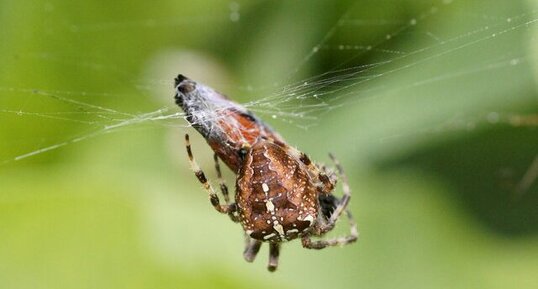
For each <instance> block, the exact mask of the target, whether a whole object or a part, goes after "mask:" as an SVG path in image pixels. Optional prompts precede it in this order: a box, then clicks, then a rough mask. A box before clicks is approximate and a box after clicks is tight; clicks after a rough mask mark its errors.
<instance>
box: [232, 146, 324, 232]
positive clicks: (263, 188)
mask: <svg viewBox="0 0 538 289" xmlns="http://www.w3.org/2000/svg"><path fill="white" fill-rule="evenodd" d="M290 149H291V148H290ZM316 189H317V188H316V186H315V185H314V183H313V181H312V180H311V179H310V176H309V174H308V172H307V168H306V166H305V165H304V163H302V162H301V161H300V160H299V159H298V158H295V157H294V154H290V153H288V152H287V151H286V149H285V148H283V147H282V146H279V145H277V144H275V143H273V142H267V141H263V140H261V139H260V140H259V141H257V142H255V143H254V145H253V146H252V147H251V149H250V150H249V153H248V154H247V156H246V158H245V161H244V164H243V166H242V167H241V169H240V171H239V177H238V179H237V193H236V202H237V204H238V208H239V217H240V221H241V223H242V225H243V228H244V230H245V232H247V234H248V235H249V236H250V237H251V238H254V239H257V240H261V241H268V242H279V241H286V240H292V239H295V238H297V237H299V236H301V235H302V234H303V233H305V232H307V231H308V229H309V228H310V227H311V226H312V225H313V223H314V221H315V220H316V218H317V216H318V211H319V204H318V200H317V191H316Z"/></svg>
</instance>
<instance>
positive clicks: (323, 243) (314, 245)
mask: <svg viewBox="0 0 538 289" xmlns="http://www.w3.org/2000/svg"><path fill="white" fill-rule="evenodd" d="M346 216H347V218H348V221H349V225H350V227H351V229H350V231H351V232H350V234H349V235H347V236H344V237H338V238H332V239H328V240H317V241H312V239H310V236H304V237H303V238H302V239H301V241H302V244H303V247H304V248H307V249H317V250H319V249H323V248H326V247H332V246H344V245H347V244H350V243H353V242H355V241H357V238H358V237H359V230H358V229H357V223H355V220H354V219H353V216H352V215H351V212H350V211H349V210H346Z"/></svg>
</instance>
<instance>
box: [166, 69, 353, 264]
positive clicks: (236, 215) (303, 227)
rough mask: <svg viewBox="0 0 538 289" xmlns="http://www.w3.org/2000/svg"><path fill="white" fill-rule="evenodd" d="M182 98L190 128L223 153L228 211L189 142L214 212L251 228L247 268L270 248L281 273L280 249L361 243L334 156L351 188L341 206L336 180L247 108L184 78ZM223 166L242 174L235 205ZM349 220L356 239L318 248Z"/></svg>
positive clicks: (178, 89)
mask: <svg viewBox="0 0 538 289" xmlns="http://www.w3.org/2000/svg"><path fill="white" fill-rule="evenodd" d="M175 98H176V102H177V103H178V104H179V105H180V106H181V107H182V108H183V110H184V111H185V112H186V115H187V117H186V118H187V120H188V121H189V122H190V123H191V124H192V125H193V126H194V127H195V128H196V129H197V130H198V131H199V132H200V133H201V134H202V135H203V136H204V138H205V139H206V140H207V141H208V143H209V144H210V146H211V148H213V150H214V151H215V158H214V159H215V168H216V170H217V176H218V178H219V181H220V189H221V192H222V194H223V196H224V200H225V202H226V204H221V203H220V200H219V197H218V196H217V194H216V192H215V190H214V189H213V187H212V186H211V185H210V184H209V182H208V180H207V178H206V177H205V174H204V172H203V171H202V170H201V169H200V167H199V166H198V164H197V163H196V161H195V160H194V157H193V154H192V150H191V146H190V142H189V136H188V135H186V136H185V141H186V145H187V153H188V156H189V160H190V162H191V166H192V168H193V170H194V172H195V175H196V177H197V178H198V180H199V181H200V182H201V183H202V184H203V186H204V188H205V189H206V190H207V191H208V193H209V198H210V201H211V204H212V205H213V206H214V207H215V209H216V210H217V211H219V212H221V213H226V214H228V215H229V216H230V218H231V219H232V220H233V221H234V222H240V223H241V224H242V226H243V229H244V231H245V238H246V240H247V245H246V248H245V251H244V257H245V259H246V260H247V261H249V262H251V261H253V260H254V258H255V257H256V254H257V253H258V251H259V249H260V247H261V244H262V242H267V243H269V265H268V269H269V270H270V271H274V270H275V269H276V268H277V265H278V256H279V250H280V244H281V243H282V242H284V241H289V240H293V239H296V238H301V241H302V244H303V247H305V248H309V249H322V248H325V247H327V246H335V245H345V244H349V243H352V242H354V241H355V240H356V239H357V237H358V231H357V227H356V224H355V222H354V221H353V218H352V216H351V213H350V212H349V211H348V210H347V205H348V203H349V200H350V197H351V191H350V189H349V186H348V184H347V177H346V175H345V174H344V171H343V169H342V167H341V166H340V164H339V163H338V161H336V159H334V157H333V156H332V155H330V156H331V159H332V160H333V162H334V163H335V166H336V172H337V174H338V175H339V177H340V178H341V180H342V183H343V191H344V194H343V197H342V198H341V199H339V198H337V197H335V196H334V195H333V194H332V192H333V190H334V188H335V184H336V176H335V174H334V173H332V172H329V171H328V170H327V169H325V167H322V166H318V165H316V164H314V163H313V162H311V161H310V159H309V158H308V156H306V154H304V153H302V152H300V151H298V150H297V149H295V148H293V147H290V146H288V145H287V144H286V143H285V142H284V141H283V139H282V138H281V137H280V136H279V135H278V134H276V133H275V132H273V131H272V130H271V129H270V128H269V127H268V126H267V125H265V124H264V123H263V122H262V121H261V120H259V119H258V118H256V117H255V116H254V115H253V114H252V113H250V112H248V111H246V110H245V109H244V108H243V107H241V106H239V105H238V104H236V103H234V102H232V101H231V100H229V99H227V98H225V97H224V96H222V95H221V94H219V93H217V92H215V91H213V90H212V89H210V88H208V87H206V86H200V85H198V84H197V83H195V82H194V81H192V80H189V79H187V78H185V77H183V76H179V77H178V78H177V79H176V96H175ZM205 110H210V111H205ZM208 116H211V117H208ZM218 158H221V159H222V160H223V161H224V162H225V163H226V164H227V165H228V166H229V167H230V168H231V169H232V170H233V171H234V172H235V173H236V174H237V178H236V194H235V202H234V203H232V202H231V200H230V198H229V196H228V188H227V186H226V184H225V183H224V181H223V180H222V178H221V172H220V166H219V163H218ZM344 212H345V214H346V215H347V217H348V220H349V223H350V226H351V231H350V234H349V235H348V236H345V237H342V238H333V239H329V240H316V241H313V240H311V237H312V236H318V237H319V236H323V235H324V234H325V233H327V232H328V231H330V230H332V229H333V228H334V225H335V223H336V221H337V220H338V219H339V218H340V216H341V215H342V213H344Z"/></svg>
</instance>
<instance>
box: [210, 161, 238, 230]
mask: <svg viewBox="0 0 538 289" xmlns="http://www.w3.org/2000/svg"><path fill="white" fill-rule="evenodd" d="M213 160H214V161H215V171H217V178H218V180H219V187H220V192H221V193H222V196H223V197H224V201H225V202H226V205H230V196H229V194H228V186H226V182H225V181H224V179H223V178H222V172H221V170H220V164H219V157H218V156H217V154H216V153H215V154H213ZM234 213H235V210H234V211H230V212H228V216H229V217H230V219H231V220H232V221H233V222H235V223H237V222H239V217H238V216H237V215H236V214H234Z"/></svg>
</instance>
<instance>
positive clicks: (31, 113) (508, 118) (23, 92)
mask: <svg viewBox="0 0 538 289" xmlns="http://www.w3.org/2000/svg"><path fill="white" fill-rule="evenodd" d="M374 2H375V1H374ZM374 2H371V1H364V3H366V4H367V5H370V6H372V5H376V3H378V4H377V6H379V7H380V8H379V9H378V10H379V11H378V12H379V13H376V12H374V13H372V15H368V14H366V13H364V12H363V10H362V9H361V6H360V5H363V4H364V3H363V2H361V3H359V4H353V5H349V6H347V7H346V8H345V9H344V12H343V13H340V14H339V16H338V17H337V18H336V19H331V20H329V21H328V22H329V25H327V26H326V29H325V30H324V31H325V32H324V33H323V34H322V35H317V36H318V37H313V38H316V39H315V40H313V41H312V42H311V43H310V44H309V45H308V47H306V49H303V50H302V52H300V54H299V57H295V58H293V59H292V60H289V61H284V62H283V63H284V65H281V66H280V67H275V69H274V70H275V71H276V72H274V73H272V74H269V73H264V72H261V73H260V75H259V76H252V77H249V76H246V77H244V79H245V80H244V81H245V82H246V83H243V84H230V83H233V82H226V83H225V84H223V81H222V78H221V79H220V80H219V81H217V82H216V83H214V84H213V83H211V82H210V80H211V77H206V78H204V79H197V78H196V77H195V76H191V75H189V74H188V73H189V72H190V71H178V70H177V69H178V68H177V67H173V68H172V67H167V66H166V65H164V66H158V67H160V68H162V67H165V68H162V70H163V71H166V72H167V73H168V71H174V72H172V73H171V74H166V75H163V76H162V77H159V78H155V75H158V74H159V73H157V74H155V73H153V74H152V73H145V72H142V73H141V72H140V70H142V71H144V69H145V68H143V67H142V68H141V67H140V65H141V64H139V63H132V62H129V61H128V60H125V59H121V60H118V61H117V63H110V62H105V61H106V60H103V59H104V58H103V57H101V56H96V55H92V54H91V53H87V54H86V55H73V54H72V53H70V52H65V53H64V52H63V50H62V49H60V48H59V47H61V45H62V43H57V42H55V39H59V38H60V36H61V35H62V34H63V33H69V34H70V35H71V36H72V37H74V38H85V37H97V36H99V37H103V38H104V37H110V38H112V39H113V38H114V37H115V35H118V34H121V33H122V32H124V31H126V30H133V29H134V30H141V31H155V32H160V31H163V30H164V31H173V32H176V31H178V30H184V29H185V28H186V27H204V26H206V25H213V24H214V23H217V25H224V26H226V25H228V26H233V27H237V26H239V27H243V26H248V25H249V21H251V20H249V18H248V15H249V13H254V12H253V11H252V10H249V9H253V8H251V7H250V6H249V5H246V4H245V5H242V4H240V3H238V2H231V3H227V4H226V5H222V6H220V7H219V8H218V9H217V11H216V12H208V11H207V14H203V13H205V12H206V11H204V10H202V11H203V12H202V13H201V14H198V15H194V16H188V17H181V18H180V19H178V18H176V17H170V16H173V15H168V16H167V17H158V18H151V19H138V20H124V21H116V20H115V21H108V20H103V21H102V22H95V21H91V22H88V23H84V22H83V21H80V20H77V19H68V18H62V17H49V18H47V19H49V20H47V23H46V25H44V27H43V29H42V30H41V31H39V32H40V33H43V36H41V37H45V38H46V37H48V40H47V41H45V43H47V44H50V45H48V46H47V47H40V48H38V49H22V50H17V52H16V53H14V52H13V50H9V47H8V48H7V49H8V50H7V51H9V52H12V53H13V54H10V55H6V56H5V57H6V59H7V63H8V67H16V66H17V65H22V64H26V65H28V64H30V65H31V64H32V63H35V64H37V65H38V66H41V67H47V68H50V69H51V70H54V69H55V67H63V68H65V67H69V68H70V69H72V71H73V73H80V74H82V75H92V76H93V77H94V78H95V79H94V80H93V82H94V83H95V82H100V84H101V86H102V87H105V88H106V89H104V90H102V91H94V90H86V89H85V87H88V86H89V85H86V84H85V83H84V82H82V81H80V82H78V83H63V82H62V81H61V79H60V80H58V79H55V80H54V81H52V82H41V81H40V80H39V79H40V77H39V75H40V74H46V73H47V71H32V72H28V77H27V78H26V79H25V80H24V81H21V79H13V78H10V76H9V75H4V76H2V78H0V96H1V99H0V119H2V122H3V123H4V124H6V126H5V127H3V128H2V130H3V131H4V133H1V131H0V135H9V137H3V139H2V143H3V146H2V147H3V150H2V152H0V164H1V165H2V166H4V167H5V166H11V165H14V164H15V163H18V162H21V161H23V160H25V161H30V162H31V161H32V160H34V159H36V158H38V156H41V155H46V154H49V153H51V152H53V151H54V152H56V153H59V154H61V152H62V150H63V149H65V148H66V147H75V148H74V149H76V146H77V145H79V144H80V143H84V142H86V141H88V140H90V139H94V138H97V137H106V136H105V135H110V134H117V133H119V132H128V131H141V132H140V134H141V135H142V134H143V133H144V131H146V130H155V129H163V128H164V129H169V128H172V129H177V128H179V129H184V128H187V127H188V126H189V125H188V124H187V123H186V121H184V120H183V118H184V114H183V113H182V112H180V111H179V109H178V108H177V107H176V106H175V105H174V103H173V99H172V93H173V89H172V88H171V83H172V80H173V77H174V76H175V74H176V73H185V74H187V75H188V76H190V77H191V78H193V79H194V80H196V81H202V82H204V83H205V84H207V85H209V86H213V87H215V86H216V87H218V90H220V91H222V92H224V93H225V94H227V95H230V96H231V98H233V99H237V98H236V97H235V95H238V100H239V101H241V103H242V105H244V106H245V107H247V108H248V109H249V110H251V111H253V112H255V113H256V114H258V115H259V116H260V117H262V118H263V119H265V120H266V121H267V122H269V123H271V124H274V125H275V126H277V127H280V126H287V125H288V124H291V125H292V126H293V127H296V128H298V129H299V130H311V131H312V130H313V127H316V126H320V127H327V126H334V125H335V124H338V123H339V122H343V121H346V118H350V119H352V120H353V121H362V122H363V123H364V127H365V128H366V129H365V130H361V129H357V130H356V131H355V130H353V131H342V132H338V131H337V132H334V134H335V136H334V137H335V138H336V139H347V140H351V141H350V142H348V144H347V146H348V147H347V149H349V143H351V147H353V149H357V148H359V147H364V146H366V145H370V146H371V144H372V141H369V142H365V141H362V140H361V139H369V140H372V139H373V140H374V141H373V143H378V144H388V145H391V146H400V145H402V140H404V141H403V143H405V142H417V141H421V139H425V138H430V137H431V136H432V135H441V136H450V135H451V134H452V133H453V132H457V133H461V132H462V131H463V132H465V131H469V130H474V129H475V128H477V127H480V126H497V125H509V126H526V127H536V126H537V125H538V116H536V114H535V111H532V108H531V109H530V110H529V109H528V104H532V103H533V101H534V103H536V102H535V101H536V87H535V82H536V76H535V75H536V74H535V73H536V72H535V71H536V70H535V69H536V67H537V65H536V63H537V61H536V60H537V59H536V55H537V54H536V47H533V46H532V43H536V40H537V39H536V37H537V36H536V31H537V27H538V10H536V9H537V7H532V3H531V2H529V3H528V4H523V3H520V4H518V5H513V6H514V7H512V6H511V5H506V6H507V7H508V8H510V9H504V8H503V7H501V6H494V7H492V6H490V5H491V4H488V3H473V4H466V3H467V2H465V1H463V2H462V1H447V0H444V1H426V2H420V3H419V4H414V5H416V6H417V7H412V9H407V10H406V9H402V11H418V12H417V13H416V14H413V15H406V14H405V13H400V14H391V13H383V11H384V10H387V11H388V10H390V11H398V9H389V8H391V7H392V8H394V5H399V4H398V2H394V1H386V3H385V2H384V4H383V5H386V6H383V5H381V4H379V2H375V3H374ZM258 4H259V3H258ZM263 4H264V3H263V2H261V4H259V5H263ZM410 5H411V4H410ZM466 5H471V6H472V5H478V6H480V9H473V10H471V9H469V7H468V6H466ZM386 7H388V8H386ZM407 8H409V7H407ZM36 9H37V10H36V11H34V14H35V15H37V16H38V17H39V16H46V15H50V14H51V13H53V12H54V11H55V9H56V7H55V6H54V5H52V4H46V5H44V6H41V7H39V8H36ZM365 10H367V11H370V10H368V9H365ZM476 10H480V11H483V12H482V13H481V14H474V13H471V12H468V11H476ZM170 13H172V12H170ZM166 19H173V20H166ZM242 25H243V26H242ZM194 30H195V29H194ZM364 34H366V35H367V36H364ZM350 35H351V36H350ZM357 35H358V36H357ZM361 35H362V36H361ZM277 39H278V38H277ZM355 39H356V40H355ZM284 40H285V39H283V41H284ZM49 42H50V43H49ZM82 43H91V42H82ZM63 44H65V43H63ZM122 45H123V44H122ZM125 45H127V44H125ZM162 45H163V47H165V46H166V47H169V46H168V44H167V43H163V44H162ZM122 47H123V46H122ZM123 48H126V47H123ZM204 48H205V47H204ZM204 48H202V49H204ZM236 48H237V47H236ZM95 49H104V50H106V49H107V47H95ZM131 49H132V48H131ZM268 49H272V48H271V47H269V48H268ZM193 50H195V48H191V50H190V51H193ZM262 52H263V51H261V52H259V53H262ZM160 55H161V56H154V55H153V56H148V59H149V58H152V57H153V58H154V59H159V57H161V58H162V57H164V60H162V59H161V61H160V62H159V61H156V62H158V63H161V62H166V61H167V58H166V57H167V54H166V53H164V54H160ZM163 55H164V56H163ZM185 55H186V56H184V57H187V58H189V54H188V53H187V54H185ZM197 57H198V56H196V54H195V55H194V56H193V57H191V59H195V58H197ZM258 58H263V57H262V56H258V57H257V58H254V59H258ZM251 60H252V59H251ZM253 62H254V63H253V64H251V65H250V66H251V67H255V68H251V71H258V70H259V68H258V67H256V66H257V64H256V63H255V61H253ZM154 63H155V62H154ZM145 66H148V64H147V63H146V64H145ZM149 66H151V65H149ZM187 67H190V68H192V67H195V68H196V69H194V68H193V69H192V70H193V71H194V72H193V74H194V75H196V70H197V69H198V70H202V71H206V72H207V71H208V70H209V71H210V72H207V73H208V74H211V73H212V72H214V71H215V70H219V69H222V68H220V67H217V68H215V67H214V66H212V64H208V65H204V62H203V61H201V62H198V63H196V64H195V65H193V66H188V65H187ZM157 69H158V68H157ZM150 70H151V69H150ZM263 70H267V71H270V70H272V68H265V69H263ZM146 71H147V68H146ZM245 71H246V72H244V74H249V69H245ZM96 74H97V75H98V76H95V75H96ZM161 74H164V73H161ZM260 79H263V80H260ZM89 87H94V86H89ZM436 102H437V103H438V102H441V103H442V105H441V106H432V109H431V110H426V111H427V112H425V113H422V114H418V115H416V116H414V115H413V113H416V111H417V106H428V105H432V104H433V103H436ZM484 102H486V103H488V104H487V105H485V106H484V105H477V104H478V103H484ZM134 104H140V105H134ZM526 109H527V111H526ZM395 111H404V112H405V111H407V112H408V113H403V114H400V115H403V116H404V117H402V118H396V119H394V120H391V117H390V116H391V115H393V114H394V112H395ZM432 115H433V116H432ZM383 116H386V117H383ZM380 120H381V122H380ZM370 121H371V122H372V123H374V124H370ZM401 122H404V123H406V124H407V125H405V129H401V127H400V126H397V125H396V123H401ZM361 126H362V125H361ZM27 127H33V128H34V129H25V128H27ZM13 131H18V132H19V133H16V134H15V137H14V136H13V135H12V134H10V133H9V132H13ZM364 131H366V132H364ZM404 146H405V145H404ZM344 149H346V148H344ZM531 163H533V161H532V159H531V160H529V165H530V168H533V167H535V165H531ZM529 170H530V169H529ZM529 175H530V176H529ZM533 175H535V174H534V173H533V171H530V172H528V173H527V174H526V176H528V177H527V178H526V179H525V184H522V185H521V186H529V185H528V183H529V182H531V183H532V176H533ZM534 178H535V177H534Z"/></svg>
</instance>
